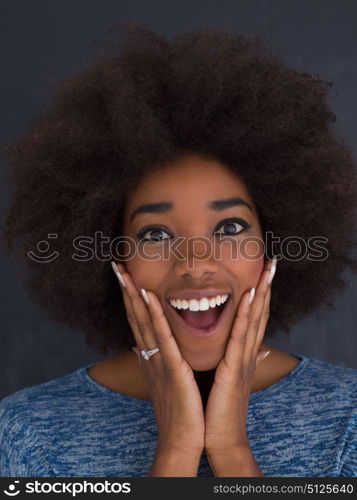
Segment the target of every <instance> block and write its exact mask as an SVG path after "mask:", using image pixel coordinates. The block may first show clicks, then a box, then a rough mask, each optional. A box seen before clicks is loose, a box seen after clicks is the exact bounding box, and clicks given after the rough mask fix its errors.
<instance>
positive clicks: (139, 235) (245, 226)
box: [136, 218, 251, 243]
mask: <svg viewBox="0 0 357 500" xmlns="http://www.w3.org/2000/svg"><path fill="white" fill-rule="evenodd" d="M234 223H237V224H240V225H241V226H243V229H242V230H241V231H240V232H239V233H235V234H226V235H225V236H238V235H240V234H241V233H243V232H244V231H245V230H247V229H249V228H250V227H251V224H248V223H247V222H246V221H245V220H243V219H238V218H233V219H225V220H223V221H221V222H220V223H219V224H218V225H217V226H216V228H220V227H221V226H226V225H227V224H234ZM150 231H166V229H164V228H162V227H159V226H148V227H144V228H143V229H141V230H140V231H138V232H137V233H136V237H137V238H138V240H139V241H150V242H151V243H160V242H162V241H164V240H168V239H169V238H163V239H161V240H156V241H155V240H151V239H150V238H144V235H145V234H146V233H148V232H150ZM166 232H168V231H166ZM216 232H217V231H215V233H216Z"/></svg>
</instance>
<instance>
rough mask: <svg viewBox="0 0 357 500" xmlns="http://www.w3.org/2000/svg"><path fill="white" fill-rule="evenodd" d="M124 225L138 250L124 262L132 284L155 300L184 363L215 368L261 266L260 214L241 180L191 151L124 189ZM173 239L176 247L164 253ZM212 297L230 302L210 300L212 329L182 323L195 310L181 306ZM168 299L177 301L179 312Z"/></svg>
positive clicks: (197, 366)
mask: <svg viewBox="0 0 357 500" xmlns="http://www.w3.org/2000/svg"><path fill="white" fill-rule="evenodd" d="M122 222H123V233H124V235H125V236H129V237H130V238H132V239H133V240H134V241H135V242H136V244H137V245H138V249H141V250H142V251H140V252H136V254H135V256H134V257H132V258H131V259H129V260H128V261H127V262H126V267H127V269H128V271H129V273H130V274H131V276H132V278H133V280H134V283H135V285H136V287H137V288H138V290H140V288H144V289H146V290H150V291H152V292H154V293H155V295H156V296H157V297H158V299H159V300H160V303H161V305H162V307H163V310H164V313H165V314H166V317H167V320H168V323H169V325H170V328H171V330H172V333H173V335H174V337H175V339H176V342H177V343H178V345H179V348H180V351H181V353H182V356H183V357H184V358H185V359H186V361H187V362H188V363H189V364H190V366H191V367H192V368H193V369H195V370H210V369H212V368H215V367H216V366H217V364H218V363H219V361H220V360H221V359H222V357H223V356H224V353H225V349H226V345H227V342H228V340H229V334H230V331H231V329H232V325H233V322H234V318H235V313H236V310H237V307H238V304H239V301H240V298H241V296H242V294H243V293H244V292H246V291H249V290H250V289H251V288H252V287H255V286H256V285H257V283H258V281H259V277H260V274H261V271H262V269H263V267H264V248H263V242H262V233H261V228H260V224H259V218H258V216H257V213H256V208H255V205H254V201H253V200H252V198H251V196H250V194H249V192H248V190H247V188H246V186H245V184H244V182H243V181H242V180H241V179H240V178H239V176H238V175H237V174H236V173H234V172H233V171H232V170H231V169H229V167H228V166H226V165H224V164H223V163H221V162H219V161H218V160H215V159H211V158H208V157H204V156H201V155H198V154H197V155H192V154H191V155H188V156H185V157H183V158H181V159H180V160H176V161H175V162H173V163H170V164H167V165H165V166H161V167H158V168H156V169H155V170H153V171H152V172H150V173H149V174H147V175H146V176H145V177H144V178H143V179H142V180H141V181H140V183H139V184H138V186H137V187H136V188H135V190H133V191H132V192H131V193H130V196H129V198H128V201H127V203H126V206H125V210H124V214H123V221H122ZM175 241H176V242H178V241H179V242H180V243H179V245H178V246H177V247H176V250H177V251H176V252H173V251H168V249H169V245H170V244H173V243H174V242H175ZM232 249H233V250H232ZM217 256H218V258H217ZM217 295H228V300H226V301H225V303H224V304H222V305H219V304H218V303H217V302H216V306H213V302H212V303H211V306H212V307H213V308H214V307H216V308H219V309H220V310H222V311H223V312H222V314H220V315H219V316H218V320H217V321H216V324H215V325H213V327H211V328H210V329H208V330H207V331H206V332H204V331H202V332H200V330H197V329H196V328H193V327H191V326H190V325H189V324H188V323H186V321H185V320H184V319H183V317H182V314H191V315H192V314H195V313H183V312H182V310H186V311H187V309H189V308H191V309H192V308H193V309H195V308H196V309H197V304H199V302H196V300H195V299H197V300H199V299H200V298H202V297H206V298H207V299H208V302H207V301H203V302H201V304H204V305H203V306H202V307H203V308H207V303H208V307H210V300H211V298H212V297H216V296H217ZM170 299H174V300H176V301H177V299H181V301H180V302H176V305H178V306H181V307H180V309H181V311H180V310H179V309H178V308H174V307H173V303H170ZM186 299H187V300H186ZM218 302H219V299H218ZM222 302H223V301H222ZM190 306H191V307H190ZM198 307H200V306H198ZM197 314H200V313H197ZM212 314H214V313H213V312H212ZM200 333H202V334H200Z"/></svg>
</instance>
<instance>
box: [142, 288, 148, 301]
mask: <svg viewBox="0 0 357 500" xmlns="http://www.w3.org/2000/svg"><path fill="white" fill-rule="evenodd" d="M141 295H142V296H143V297H144V300H145V302H146V303H147V304H149V297H148V294H147V293H146V291H145V290H144V288H142V289H141Z"/></svg>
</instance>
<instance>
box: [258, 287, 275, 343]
mask: <svg viewBox="0 0 357 500" xmlns="http://www.w3.org/2000/svg"><path fill="white" fill-rule="evenodd" d="M271 288H272V287H271V286H269V287H268V291H267V294H266V296H265V301H264V307H263V312H262V315H261V317H260V323H259V331H258V334H257V338H256V342H255V346H254V353H256V352H258V349H259V347H260V345H261V343H262V341H263V338H264V335H265V330H266V326H267V323H268V320H269V315H270V298H271Z"/></svg>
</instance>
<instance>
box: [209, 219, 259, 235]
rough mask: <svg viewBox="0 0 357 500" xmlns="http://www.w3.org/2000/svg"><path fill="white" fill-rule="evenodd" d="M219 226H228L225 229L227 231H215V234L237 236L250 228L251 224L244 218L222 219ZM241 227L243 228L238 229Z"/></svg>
mask: <svg viewBox="0 0 357 500" xmlns="http://www.w3.org/2000/svg"><path fill="white" fill-rule="evenodd" d="M218 227H220V228H224V227H226V228H228V229H226V230H225V231H226V232H224V233H221V232H220V231H215V234H223V235H225V236H237V235H238V234H240V233H242V232H243V231H245V230H246V229H247V228H250V227H251V225H250V224H248V223H247V222H246V221H245V220H243V219H226V220H224V221H222V222H221V223H220V224H219V226H218ZM239 227H240V228H242V229H241V230H240V231H238V230H239ZM237 231H238V232H237Z"/></svg>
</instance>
